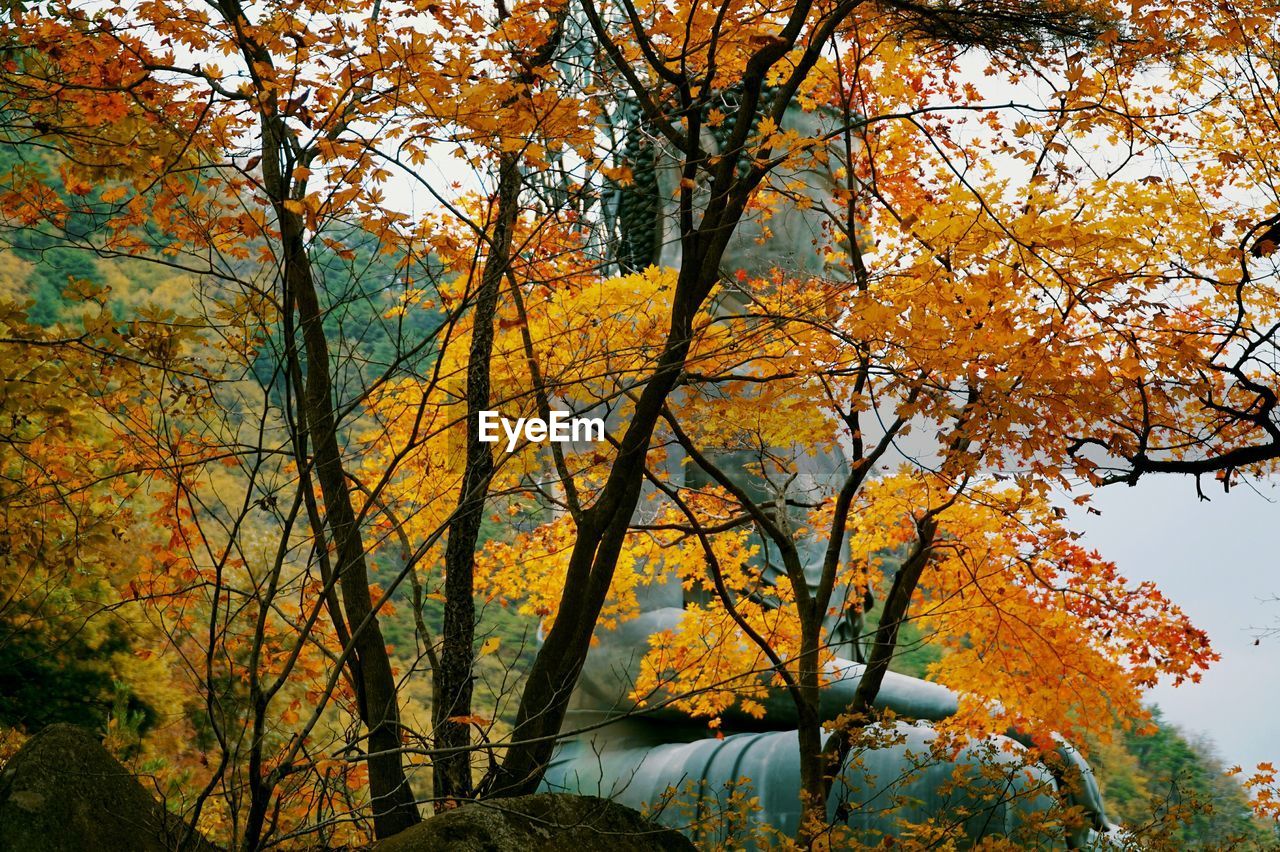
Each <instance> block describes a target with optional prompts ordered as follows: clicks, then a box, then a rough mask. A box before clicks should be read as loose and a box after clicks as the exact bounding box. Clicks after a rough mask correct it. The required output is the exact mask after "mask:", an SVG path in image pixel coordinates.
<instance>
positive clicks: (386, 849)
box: [374, 793, 694, 852]
mask: <svg viewBox="0 0 1280 852" xmlns="http://www.w3.org/2000/svg"><path fill="white" fill-rule="evenodd" d="M598 849H608V850H609V852H692V850H693V849H694V846H693V844H692V843H690V842H689V840H688V839H687V838H685V837H684V835H682V834H680V833H679V832H677V831H674V830H672V829H669V828H663V827H662V826H659V825H656V824H654V823H651V822H649V821H648V820H646V819H645V818H644V817H642V816H641V815H640V814H639V813H638V812H637V811H633V810H632V809H631V808H627V807H623V806H622V805H619V804H615V803H614V802H610V801H608V800H607V799H598V798H595V797H594V796H571V795H567V794H564V793H535V794H533V795H531V796H519V797H517V798H512V799H497V800H494V801H489V802H479V803H476V804H472V805H466V806H464V807H461V808H458V809H456V810H452V811H446V812H445V813H442V814H439V815H437V816H435V817H432V818H431V819H429V820H427V821H425V822H423V823H420V824H419V825H416V826H414V827H413V828H410V829H408V830H407V831H404V832H401V833H400V834H397V835H396V836H395V837H392V838H389V839H387V840H384V841H383V842H381V843H379V844H377V845H376V846H375V847H374V850H375V852H565V850H573V852H592V850H598Z"/></svg>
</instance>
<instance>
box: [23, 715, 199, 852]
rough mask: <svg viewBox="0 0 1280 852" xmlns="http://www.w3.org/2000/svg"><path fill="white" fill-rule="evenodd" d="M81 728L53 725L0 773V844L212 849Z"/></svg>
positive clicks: (33, 851) (64, 849)
mask: <svg viewBox="0 0 1280 852" xmlns="http://www.w3.org/2000/svg"><path fill="white" fill-rule="evenodd" d="M144 783H145V779H142V780H141V781H140V780H139V779H138V778H135V777H134V776H133V775H131V774H130V773H129V771H128V770H127V769H125V768H124V766H122V765H121V764H120V763H119V762H118V761H117V760H116V759H115V758H114V757H112V756H111V753H110V752H108V751H107V750H106V749H105V748H103V747H102V744H101V743H100V742H98V740H97V739H96V738H95V737H94V736H93V735H92V734H90V733H89V732H88V731H86V730H84V729H83V728H77V727H75V726H74V725H50V726H49V727H48V728H45V729H44V730H43V731H41V732H40V733H38V734H36V735H35V736H34V737H32V738H31V739H30V740H28V741H27V743H26V744H25V745H23V747H22V748H21V749H19V750H18V753H17V754H15V755H14V756H13V757H12V758H11V759H10V760H9V762H8V763H7V764H5V767H4V770H3V772H0V850H2V851H3V852H8V850H13V852H19V850H20V852H84V850H94V852H169V850H174V849H179V848H182V849H185V850H189V851H190V852H214V849H215V847H214V846H212V845H211V844H209V843H207V842H206V841H205V840H204V839H203V838H199V837H195V836H192V837H191V838H190V839H189V840H188V842H187V844H186V845H185V846H181V845H180V844H181V841H182V838H183V836H184V834H185V833H186V832H185V828H186V827H185V826H184V824H183V823H182V821H181V820H180V819H178V818H177V817H175V816H173V815H172V814H169V813H168V812H167V811H166V810H165V809H164V806H163V805H161V804H160V802H159V801H158V800H157V799H156V797H155V795H154V793H153V791H151V790H149V789H148V788H147V787H145V786H143V785H144Z"/></svg>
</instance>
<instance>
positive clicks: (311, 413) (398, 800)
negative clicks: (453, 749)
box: [262, 114, 419, 838]
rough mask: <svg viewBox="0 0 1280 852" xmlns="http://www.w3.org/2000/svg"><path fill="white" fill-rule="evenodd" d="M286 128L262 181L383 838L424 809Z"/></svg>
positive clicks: (279, 128)
mask: <svg viewBox="0 0 1280 852" xmlns="http://www.w3.org/2000/svg"><path fill="white" fill-rule="evenodd" d="M284 133H285V128H284V126H283V122H282V121H281V120H280V119H279V117H277V116H274V115H270V114H268V115H265V116H264V117H263V122H262V142H263V144H262V172H263V182H264V184H265V187H266V189H267V193H268V195H269V197H270V199H271V202H272V204H273V205H274V207H275V211H276V215H277V218H278V220H279V223H280V240H281V244H282V249H283V257H284V286H285V288H286V291H287V296H286V299H285V304H286V309H292V308H291V306H293V305H296V307H297V311H298V319H299V328H300V331H301V333H302V343H303V351H304V352H305V354H306V387H305V389H304V391H303V393H302V400H301V402H302V404H303V406H304V408H305V412H306V422H307V426H308V428H309V429H310V430H311V437H312V439H313V442H314V453H315V476H316V479H317V480H318V481H319V483H320V493H321V495H322V497H323V500H324V507H325V515H326V520H327V524H328V527H329V533H330V539H331V541H332V542H333V547H334V551H335V554H336V560H335V561H336V565H337V572H338V585H339V588H340V589H341V591H342V604H343V608H344V610H345V613H346V620H347V625H348V628H349V630H350V633H351V641H352V643H353V646H354V649H355V652H354V654H353V655H352V657H353V661H354V665H353V666H352V668H353V672H352V674H353V676H354V677H355V679H356V683H357V684H358V687H357V690H356V692H357V698H358V699H359V710H360V715H361V720H362V721H363V722H364V724H365V727H366V728H367V729H368V752H369V758H368V763H369V788H370V793H371V794H372V799H373V820H374V831H375V833H376V834H377V836H378V837H379V838H385V837H390V836H391V835H393V834H396V833H398V832H400V831H403V830H404V829H405V828H408V827H409V826H411V825H413V824H415V823H416V822H418V820H419V815H418V809H417V805H416V804H415V803H414V796H413V791H412V790H411V789H410V787H409V781H408V779H407V778H406V777H405V774H404V768H403V766H402V763H401V754H400V746H401V742H400V720H399V706H398V700H397V692H396V682H395V678H394V676H393V675H392V671H391V659H390V657H389V655H388V654H387V648H386V642H385V640H384V639H383V637H382V629H381V627H380V626H379V624H378V618H377V616H376V615H375V614H374V613H373V602H372V599H371V597H370V595H369V570H368V565H367V564H366V561H365V551H364V542H363V540H362V536H361V533H360V528H359V525H358V524H357V522H356V514H355V510H354V507H353V506H352V503H351V492H350V489H349V486H348V484H347V476H346V471H345V470H344V469H343V463H342V451H341V448H340V446H339V444H338V429H337V420H336V415H335V413H334V403H333V388H332V380H331V378H330V375H329V345H328V341H327V340H326V338H325V331H324V312H323V309H322V308H321V307H320V300H319V296H318V294H317V292H316V286H315V282H314V280H313V277H312V276H313V271H312V269H311V262H310V258H309V257H308V256H307V250H306V243H305V240H304V238H303V223H302V220H301V218H300V217H299V216H298V215H297V214H296V213H294V212H293V211H291V210H289V209H288V208H287V207H285V204H284V202H285V200H286V199H287V197H288V196H287V186H288V182H287V181H286V179H285V176H284V175H285V170H284V168H283V165H282V162H281V151H282V150H283V145H284Z"/></svg>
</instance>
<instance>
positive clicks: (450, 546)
mask: <svg viewBox="0 0 1280 852" xmlns="http://www.w3.org/2000/svg"><path fill="white" fill-rule="evenodd" d="M519 201H520V169H519V163H518V161H517V159H516V155H514V154H503V155H502V156H501V158H500V159H499V162H498V210H497V217H496V220H495V222H494V226H493V232H492V234H491V235H490V238H489V251H488V257H487V259H486V260H485V265H484V271H483V273H481V276H480V289H479V291H478V292H477V294H476V307H475V320H474V325H473V327H472V330H471V349H470V352H469V353H468V360H467V390H466V400H467V455H466V466H465V469H464V471H463V476H462V490H461V492H460V493H459V495H458V511H457V512H456V513H455V514H454V516H453V519H452V520H451V521H450V523H449V539H448V543H447V544H446V545H445V555H444V564H445V569H444V570H445V575H444V596H445V600H444V636H443V642H444V647H443V649H442V651H441V654H440V666H439V668H437V669H436V671H435V673H434V678H435V690H434V694H435V696H436V698H437V701H436V703H435V704H434V705H433V706H432V709H431V715H432V722H433V724H434V727H435V746H436V748H437V749H439V750H441V752H442V753H441V754H440V755H439V756H437V757H436V759H435V761H434V763H433V765H432V768H433V777H434V779H435V796H436V798H437V799H456V798H467V797H469V796H471V794H472V778H471V749H470V746H471V723H470V722H468V721H453V720H454V719H455V718H457V717H466V716H470V715H471V692H472V680H473V677H472V673H471V672H472V666H473V665H474V662H475V661H474V655H475V648H474V642H475V601H474V599H473V595H474V592H475V588H474V586H475V583H474V579H475V578H474V572H475V550H476V542H477V540H478V539H479V536H480V521H481V520H482V518H483V516H484V505H485V497H486V496H487V493H488V490H489V480H490V478H491V477H492V475H493V455H492V452H491V450H490V447H489V445H488V444H486V443H483V442H481V440H480V427H479V416H480V415H479V412H480V411H482V410H484V409H486V408H488V407H489V371H490V363H489V362H490V359H491V357H492V354H493V323H494V317H495V315H496V313H497V307H498V295H499V293H500V292H501V286H502V279H503V276H504V275H505V274H506V272H507V267H508V265H509V264H510V261H511V257H510V255H511V232H512V230H513V228H514V227H515V221H516V213H517V212H518V209H519Z"/></svg>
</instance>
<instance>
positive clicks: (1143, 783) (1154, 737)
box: [1089, 707, 1280, 849]
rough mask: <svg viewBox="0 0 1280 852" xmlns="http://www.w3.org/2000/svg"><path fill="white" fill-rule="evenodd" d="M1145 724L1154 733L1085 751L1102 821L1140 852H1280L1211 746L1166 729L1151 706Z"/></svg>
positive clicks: (1127, 735) (1133, 734) (1124, 737)
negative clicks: (1098, 789) (1119, 829)
mask: <svg viewBox="0 0 1280 852" xmlns="http://www.w3.org/2000/svg"><path fill="white" fill-rule="evenodd" d="M1152 720H1153V722H1154V723H1155V725H1156V730H1155V732H1154V733H1150V734H1141V733H1138V732H1136V731H1128V732H1125V733H1124V734H1123V735H1122V736H1119V737H1117V739H1116V741H1115V742H1114V743H1112V744H1110V745H1101V744H1094V747H1093V748H1092V749H1091V750H1090V753H1089V760H1090V763H1091V764H1092V766H1093V769H1094V772H1095V773H1096V774H1097V776H1098V780H1099V783H1100V784H1101V786H1102V789H1103V795H1104V797H1105V800H1106V802H1107V809H1108V816H1109V817H1110V818H1111V819H1112V820H1113V821H1115V822H1119V823H1122V824H1123V825H1124V826H1125V827H1126V828H1127V829H1128V830H1129V831H1130V832H1131V833H1132V834H1133V835H1134V837H1135V838H1136V839H1137V840H1138V842H1139V843H1140V845H1142V846H1143V847H1144V848H1173V849H1225V848H1248V849H1257V848H1267V849H1275V848H1280V843H1278V842H1277V841H1276V838H1274V837H1269V836H1268V834H1267V832H1266V830H1265V829H1264V828H1263V827H1262V826H1261V825H1260V824H1259V823H1258V821H1257V820H1256V819H1254V817H1253V815H1252V812H1251V811H1250V809H1249V804H1248V799H1247V797H1246V795H1245V792H1244V790H1243V789H1242V788H1241V786H1240V784H1239V783H1237V782H1236V780H1235V779H1233V778H1230V777H1228V776H1227V775H1226V771H1225V769H1226V768H1225V767H1224V766H1223V764H1222V762H1221V760H1219V759H1218V757H1217V756H1216V755H1214V753H1213V749H1212V747H1211V745H1210V744H1209V743H1208V742H1206V741H1204V740H1196V739H1192V738H1189V737H1187V736H1186V735H1185V734H1183V733H1182V732H1181V731H1179V730H1178V728H1177V727H1175V726H1174V725H1172V724H1170V723H1168V722H1166V721H1165V720H1164V716H1163V714H1162V713H1161V712H1160V709H1159V708H1158V707H1155V708H1152Z"/></svg>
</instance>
